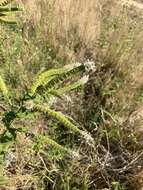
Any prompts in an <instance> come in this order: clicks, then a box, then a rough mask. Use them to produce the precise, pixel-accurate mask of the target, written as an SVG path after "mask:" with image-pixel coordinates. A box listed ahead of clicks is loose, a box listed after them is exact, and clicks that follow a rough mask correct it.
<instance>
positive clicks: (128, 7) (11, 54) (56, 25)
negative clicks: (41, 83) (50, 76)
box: [0, 0, 143, 190]
mask: <svg viewBox="0 0 143 190" xmlns="http://www.w3.org/2000/svg"><path fill="white" fill-rule="evenodd" d="M1 2H2V1H1ZM12 5H17V6H19V7H22V8H23V11H20V12H17V13H16V15H15V19H16V20H17V22H18V24H17V25H10V24H8V25H6V24H3V23H1V24H0V33H1V36H0V74H1V76H2V77H3V79H4V81H5V83H6V84H7V86H8V88H9V90H10V93H11V95H10V96H13V97H15V98H14V101H13V104H14V105H15V107H16V105H17V104H19V100H20V97H21V94H24V93H25V92H27V91H28V90H29V88H30V86H31V84H32V83H33V80H34V78H35V76H36V75H37V73H41V72H43V71H46V70H49V69H53V68H63V67H64V66H65V65H67V64H68V65H69V64H71V65H72V64H73V63H76V62H80V63H86V62H87V61H92V62H94V64H95V65H94V66H95V69H94V70H91V71H90V72H89V73H88V75H89V79H88V81H87V83H86V84H85V85H84V87H82V88H79V89H76V90H75V91H73V92H68V93H66V96H63V98H60V99H58V100H57V101H56V102H55V103H54V104H53V105H52V108H54V109H55V110H56V111H60V112H62V113H63V114H64V115H65V116H67V115H68V116H69V117H70V119H71V118H72V119H71V120H72V121H74V123H76V124H77V126H78V127H79V129H80V130H83V131H86V132H88V133H87V134H89V136H90V137H92V140H93V141H92V145H91V144H90V143H87V141H86V140H89V139H88V138H89V136H86V140H85V139H83V138H82V137H81V136H80V135H78V134H75V133H74V132H73V131H72V130H69V129H67V128H66V127H65V126H64V125H63V124H61V122H60V121H57V120H56V119H53V117H51V116H49V114H46V113H43V114H40V115H39V114H38V113H37V112H32V113H28V114H27V115H24V114H23V115H20V119H16V120H15V121H14V122H13V124H12V126H13V127H14V129H17V128H19V127H20V129H22V130H21V131H18V132H17V134H16V139H14V140H12V141H10V143H3V142H2V138H1V140H0V142H1V144H0V169H1V170H0V189H1V190H142V189H143V136H142V135H143V94H142V90H143V84H142V82H143V75H142V73H143V61H142V60H143V13H142V10H143V2H142V1H141V0H140V1H137V0H136V1H135V0H134V1H133V0H128V1H127V0H32V1H30V0H17V1H13V2H12V3H11V4H10V5H9V6H12ZM10 16H11V15H10ZM80 75H81V74H79V77H80ZM73 78H76V76H73ZM73 78H72V79H73ZM66 82H68V81H66ZM66 82H65V84H66ZM7 101H8V100H7V99H5V98H4V97H3V93H1V97H0V126H1V128H0V133H1V134H3V132H4V130H5V128H4V126H3V121H4V120H3V118H4V112H5V110H9V106H8V104H7V103H8V102H7ZM28 106H31V105H28ZM87 134H86V135H87ZM48 136H49V137H50V140H51V139H53V140H54V142H57V144H55V143H53V141H52V142H51V141H49V139H48ZM59 144H60V145H62V147H64V148H65V149H66V150H70V151H71V150H72V154H71V155H70V154H69V153H67V152H66V153H65V152H64V151H62V150H61V147H59ZM65 149H64V150H65Z"/></svg>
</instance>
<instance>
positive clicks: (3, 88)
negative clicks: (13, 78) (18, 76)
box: [0, 76, 8, 98]
mask: <svg viewBox="0 0 143 190" xmlns="http://www.w3.org/2000/svg"><path fill="white" fill-rule="evenodd" d="M0 91H1V92H2V93H3V95H4V97H5V98H7V97H8V89H7V86H6V84H5V82H4V80H3V78H2V77H1V76H0Z"/></svg>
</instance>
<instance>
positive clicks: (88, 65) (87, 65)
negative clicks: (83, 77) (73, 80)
mask: <svg viewBox="0 0 143 190" xmlns="http://www.w3.org/2000/svg"><path fill="white" fill-rule="evenodd" d="M83 64H84V66H85V70H86V72H87V73H89V72H90V71H92V72H94V71H96V66H95V63H94V61H90V60H87V61H86V62H84V63H83Z"/></svg>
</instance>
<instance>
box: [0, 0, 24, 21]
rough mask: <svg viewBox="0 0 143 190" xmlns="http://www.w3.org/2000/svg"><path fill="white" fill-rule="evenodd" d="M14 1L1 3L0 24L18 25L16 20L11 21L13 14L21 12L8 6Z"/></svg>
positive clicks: (8, 0)
mask: <svg viewBox="0 0 143 190" xmlns="http://www.w3.org/2000/svg"><path fill="white" fill-rule="evenodd" d="M12 1H13V0H4V1H2V2H0V22H1V23H5V24H16V23H17V22H16V21H15V20H11V18H12V13H13V12H17V11H21V9H20V8H18V7H15V6H14V7H12V6H10V7H9V6H8V5H9V4H11V2H12ZM9 17H10V18H9Z"/></svg>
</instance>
